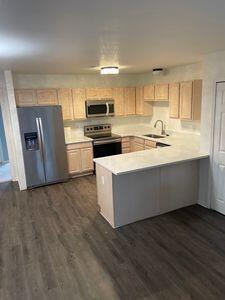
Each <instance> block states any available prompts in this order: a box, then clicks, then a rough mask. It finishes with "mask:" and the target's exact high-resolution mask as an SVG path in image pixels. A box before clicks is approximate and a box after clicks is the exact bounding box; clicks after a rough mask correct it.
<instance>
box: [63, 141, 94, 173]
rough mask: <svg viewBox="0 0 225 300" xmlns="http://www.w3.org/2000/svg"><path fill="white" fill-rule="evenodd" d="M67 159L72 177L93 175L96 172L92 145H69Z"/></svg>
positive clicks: (87, 143) (89, 143)
mask: <svg viewBox="0 0 225 300" xmlns="http://www.w3.org/2000/svg"><path fill="white" fill-rule="evenodd" d="M67 159H68V167H69V174H70V176H71V177H75V176H81V175H87V174H92V173H93V171H94V163H93V149H92V143H91V142H85V143H74V144H69V145H67Z"/></svg>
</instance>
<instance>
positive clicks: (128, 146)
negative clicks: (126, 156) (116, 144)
mask: <svg viewBox="0 0 225 300" xmlns="http://www.w3.org/2000/svg"><path fill="white" fill-rule="evenodd" d="M122 148H130V142H122Z"/></svg>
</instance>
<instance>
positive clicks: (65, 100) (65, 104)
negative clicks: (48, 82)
mask: <svg viewBox="0 0 225 300" xmlns="http://www.w3.org/2000/svg"><path fill="white" fill-rule="evenodd" d="M58 100H59V105H61V106H62V114H63V120H73V118H74V115H73V99H72V92H71V89H58Z"/></svg>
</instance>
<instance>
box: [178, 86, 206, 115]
mask: <svg viewBox="0 0 225 300" xmlns="http://www.w3.org/2000/svg"><path fill="white" fill-rule="evenodd" d="M201 101H202V80H194V81H186V82H181V83H180V119H182V120H200V118H201Z"/></svg>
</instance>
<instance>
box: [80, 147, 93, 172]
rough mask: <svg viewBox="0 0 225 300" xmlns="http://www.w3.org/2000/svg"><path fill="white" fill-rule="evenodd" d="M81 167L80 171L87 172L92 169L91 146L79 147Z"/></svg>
mask: <svg viewBox="0 0 225 300" xmlns="http://www.w3.org/2000/svg"><path fill="white" fill-rule="evenodd" d="M81 169H82V172H88V171H92V170H93V169H94V166H93V150H92V147H89V148H83V149H81Z"/></svg>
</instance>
